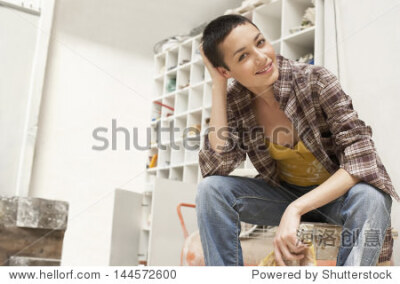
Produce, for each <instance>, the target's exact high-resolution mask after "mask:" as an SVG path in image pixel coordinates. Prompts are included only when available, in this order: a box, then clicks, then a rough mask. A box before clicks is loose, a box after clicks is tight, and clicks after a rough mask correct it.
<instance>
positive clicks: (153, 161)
mask: <svg viewBox="0 0 400 284" xmlns="http://www.w3.org/2000/svg"><path fill="white" fill-rule="evenodd" d="M156 155H157V156H156ZM154 157H155V158H154ZM157 165H158V149H157V148H152V149H150V150H149V151H148V159H147V169H148V170H152V169H156V168H157Z"/></svg>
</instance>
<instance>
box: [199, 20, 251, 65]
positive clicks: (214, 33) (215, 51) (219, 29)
mask: <svg viewBox="0 0 400 284" xmlns="http://www.w3.org/2000/svg"><path fill="white" fill-rule="evenodd" d="M246 23H249V24H252V25H253V26H255V27H256V28H257V29H258V27H257V26H256V25H255V24H254V23H253V22H252V21H250V20H249V19H248V18H246V17H244V16H241V15H224V16H220V17H218V18H216V19H214V20H212V21H211V22H210V23H209V24H208V25H207V26H206V28H205V29H204V32H203V37H202V39H201V41H202V43H203V50H204V54H205V56H206V57H207V58H208V60H210V62H211V63H212V64H213V65H214V67H219V66H222V67H224V68H226V69H227V70H229V68H228V66H227V65H226V64H225V62H224V55H223V54H222V52H221V51H220V50H219V48H218V45H219V44H220V43H222V42H223V41H224V40H225V38H226V37H227V36H228V34H229V33H230V32H231V31H232V30H233V29H234V28H236V27H237V26H239V25H243V24H246Z"/></svg>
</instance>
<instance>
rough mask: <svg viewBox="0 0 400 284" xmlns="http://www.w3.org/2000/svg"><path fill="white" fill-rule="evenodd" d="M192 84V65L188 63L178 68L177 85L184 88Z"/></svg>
mask: <svg viewBox="0 0 400 284" xmlns="http://www.w3.org/2000/svg"><path fill="white" fill-rule="evenodd" d="M189 84H190V65H186V66H185V67H183V68H179V70H178V78H177V87H178V89H184V88H187V87H189Z"/></svg>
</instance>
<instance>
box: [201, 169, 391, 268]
mask: <svg viewBox="0 0 400 284" xmlns="http://www.w3.org/2000/svg"><path fill="white" fill-rule="evenodd" d="M315 187H316V186H308V187H301V186H296V185H292V184H288V183H286V182H281V184H280V186H277V187H272V186H270V185H269V184H268V183H266V182H265V181H264V180H261V179H256V178H246V177H237V176H209V177H206V178H204V179H203V180H202V181H201V182H200V184H199V186H198V191H197V196H196V213H197V223H198V226H199V231H200V238H201V243H202V247H203V252H204V258H205V259H204V260H205V264H206V265H214V266H216V265H225V266H228V265H235V266H238V265H241V266H242V265H243V256H242V248H241V245H240V240H239V234H240V230H241V227H240V221H243V222H246V223H251V224H257V225H271V226H278V225H279V223H280V219H281V217H282V215H283V213H284V211H285V210H286V207H287V206H288V205H289V204H290V203H291V202H292V201H294V200H295V199H297V198H298V197H299V196H301V195H303V194H305V193H307V192H309V191H311V190H312V189H314V188H315ZM391 206H392V199H391V197H390V195H388V194H386V193H384V192H383V191H381V190H379V189H376V188H375V187H373V186H371V185H369V184H367V183H364V182H360V183H357V184H356V185H354V186H353V187H352V188H350V189H349V191H348V192H347V193H346V194H345V195H343V196H341V197H339V198H338V199H336V200H333V201H331V202H330V203H328V204H326V205H324V206H322V207H320V208H317V209H315V210H313V211H310V212H308V213H306V214H304V215H303V216H302V217H301V221H305V222H325V223H330V224H336V225H340V226H343V230H342V238H343V232H347V234H351V235H350V239H352V240H357V242H356V244H357V245H346V246H343V245H341V247H340V248H339V253H338V256H337V262H336V263H337V265H338V266H342V265H356V266H361V265H376V263H377V261H378V257H379V254H380V251H381V248H382V244H383V240H384V236H385V233H386V229H387V228H388V226H389V224H390V210H391ZM372 230H377V231H373V232H375V239H376V238H377V237H378V236H377V234H379V241H378V244H377V245H374V246H370V245H364V244H366V233H368V231H369V232H372ZM346 238H349V235H347V236H346ZM266 253H267V252H266Z"/></svg>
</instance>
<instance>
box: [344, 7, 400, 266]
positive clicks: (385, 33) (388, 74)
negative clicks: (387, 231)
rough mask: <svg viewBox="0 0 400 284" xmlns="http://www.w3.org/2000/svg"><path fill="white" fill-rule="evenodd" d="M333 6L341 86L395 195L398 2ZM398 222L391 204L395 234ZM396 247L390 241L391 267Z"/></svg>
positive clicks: (399, 166)
mask: <svg viewBox="0 0 400 284" xmlns="http://www.w3.org/2000/svg"><path fill="white" fill-rule="evenodd" d="M337 3H338V6H337V7H338V19H339V22H338V23H339V43H340V44H339V56H340V62H341V64H340V73H341V81H342V84H343V87H344V89H345V91H346V92H347V93H348V94H349V95H350V96H351V97H352V98H353V104H354V107H355V109H356V110H357V111H358V113H359V116H360V117H361V118H362V119H364V120H365V121H366V122H367V124H369V125H371V126H372V129H373V138H374V141H375V144H376V147H377V149H378V153H379V154H380V157H381V158H382V161H383V163H384V165H385V167H386V169H387V170H388V172H389V175H390V177H391V179H392V181H393V183H394V186H395V188H396V189H397V192H398V193H400V176H399V172H400V162H399V157H400V147H399V143H398V141H399V140H400V133H399V132H398V131H397V129H398V128H399V127H398V123H399V119H400V115H399V108H400V97H399V90H400V80H399V78H398V76H399V74H400V17H399V15H400V1H399V0H385V1H374V0H353V1H345V0H340V1H337ZM371 209H372V208H371ZM399 216H400V206H399V203H398V202H396V201H393V206H392V225H393V227H394V228H395V229H396V230H397V231H400V218H399ZM399 247H400V243H399V240H395V264H396V265H400V253H399Z"/></svg>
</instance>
